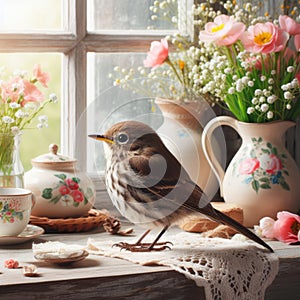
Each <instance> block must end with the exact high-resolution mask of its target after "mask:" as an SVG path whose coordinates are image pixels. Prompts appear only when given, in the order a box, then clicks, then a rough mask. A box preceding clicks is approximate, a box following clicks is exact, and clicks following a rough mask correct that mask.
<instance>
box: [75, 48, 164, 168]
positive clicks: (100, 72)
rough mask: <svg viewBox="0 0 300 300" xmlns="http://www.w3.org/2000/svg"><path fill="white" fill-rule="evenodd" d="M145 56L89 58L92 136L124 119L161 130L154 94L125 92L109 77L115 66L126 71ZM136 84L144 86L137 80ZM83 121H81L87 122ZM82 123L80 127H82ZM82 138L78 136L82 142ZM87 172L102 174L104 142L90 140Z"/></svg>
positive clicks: (90, 131)
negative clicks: (152, 95)
mask: <svg viewBox="0 0 300 300" xmlns="http://www.w3.org/2000/svg"><path fill="white" fill-rule="evenodd" d="M144 57H145V53H111V54H100V53H97V54H94V53H89V55H88V72H89V73H88V95H87V98H88V106H87V120H88V122H87V131H88V134H91V133H103V132H104V131H105V130H107V129H108V128H109V127H110V126H111V125H113V124H114V123H117V122H120V121H123V120H129V119H131V120H137V121H142V122H144V123H148V124H149V125H151V126H152V127H154V128H158V127H159V126H160V125H161V123H162V116H161V113H160V111H159V110H158V109H157V108H156V106H155V105H154V103H153V100H152V99H153V98H152V97H151V92H150V93H148V94H146V93H143V92H142V91H141V93H140V94H135V93H133V92H132V91H130V90H124V89H122V88H120V87H118V86H114V84H113V83H114V79H113V78H110V76H109V74H110V73H113V69H114V68H115V66H118V67H120V68H121V69H122V68H126V69H130V68H131V67H134V66H137V65H140V64H141V61H142V60H143V58H144ZM135 84H137V85H138V84H142V80H141V79H137V81H135ZM84 121H85V120H84V118H83V119H82V122H84ZM80 122H81V121H79V123H78V124H77V126H81V125H80ZM80 138H82V137H78V139H80ZM87 147H88V152H87V153H92V155H89V156H88V162H87V170H88V171H89V172H92V173H94V172H101V171H102V170H103V169H104V166H105V160H104V155H103V146H102V145H101V143H95V141H93V140H91V139H88V144H87ZM95 147H96V148H97V151H96V152H97V157H96V158H95V157H94V155H93V154H94V153H95V151H94V149H95Z"/></svg>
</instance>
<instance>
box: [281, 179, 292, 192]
mask: <svg viewBox="0 0 300 300" xmlns="http://www.w3.org/2000/svg"><path fill="white" fill-rule="evenodd" d="M280 185H281V187H282V188H283V189H285V190H287V191H289V190H290V186H289V185H288V184H287V183H286V182H285V181H281V182H280Z"/></svg>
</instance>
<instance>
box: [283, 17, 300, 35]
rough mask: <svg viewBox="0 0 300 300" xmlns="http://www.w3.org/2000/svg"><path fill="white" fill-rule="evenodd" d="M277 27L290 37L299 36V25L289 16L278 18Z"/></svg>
mask: <svg viewBox="0 0 300 300" xmlns="http://www.w3.org/2000/svg"><path fill="white" fill-rule="evenodd" d="M279 25H280V28H281V29H283V30H284V31H286V32H287V33H289V34H290V35H296V34H300V24H299V23H298V22H296V21H295V20H294V19H292V18H291V17H289V16H286V15H284V16H279Z"/></svg>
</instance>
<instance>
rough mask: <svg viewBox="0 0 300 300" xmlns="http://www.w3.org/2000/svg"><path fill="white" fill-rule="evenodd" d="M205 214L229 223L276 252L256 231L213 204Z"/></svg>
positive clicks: (217, 220)
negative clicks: (215, 207)
mask: <svg viewBox="0 0 300 300" xmlns="http://www.w3.org/2000/svg"><path fill="white" fill-rule="evenodd" d="M204 209H205V214H206V215H207V216H208V217H210V218H211V219H213V220H214V221H216V222H221V223H222V224H224V225H228V226H230V227H232V228H233V229H235V230H237V231H238V232H240V233H242V234H243V235H245V236H246V237H247V238H249V239H251V240H253V241H254V242H256V243H258V244H260V245H261V246H263V247H265V248H267V249H268V250H270V252H274V251H273V249H272V248H271V247H270V246H269V245H268V244H267V243H265V242H264V241H263V240H262V239H261V238H259V237H258V236H257V235H256V234H255V233H253V232H252V231H251V230H249V229H248V228H246V227H245V226H243V225H242V224H240V223H239V222H237V221H235V220H234V219H232V218H230V217H228V216H227V215H225V214H224V213H222V212H220V211H219V210H217V209H214V208H213V207H212V206H211V205H207V206H206V207H205V208H204Z"/></svg>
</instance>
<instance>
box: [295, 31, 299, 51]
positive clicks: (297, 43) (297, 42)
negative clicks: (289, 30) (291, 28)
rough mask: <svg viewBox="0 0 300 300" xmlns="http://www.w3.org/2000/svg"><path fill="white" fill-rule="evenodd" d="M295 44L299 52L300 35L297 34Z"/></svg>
mask: <svg viewBox="0 0 300 300" xmlns="http://www.w3.org/2000/svg"><path fill="white" fill-rule="evenodd" d="M294 44H295V47H296V50H297V51H299V50H300V34H296V35H295V36H294Z"/></svg>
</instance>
